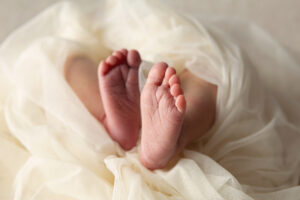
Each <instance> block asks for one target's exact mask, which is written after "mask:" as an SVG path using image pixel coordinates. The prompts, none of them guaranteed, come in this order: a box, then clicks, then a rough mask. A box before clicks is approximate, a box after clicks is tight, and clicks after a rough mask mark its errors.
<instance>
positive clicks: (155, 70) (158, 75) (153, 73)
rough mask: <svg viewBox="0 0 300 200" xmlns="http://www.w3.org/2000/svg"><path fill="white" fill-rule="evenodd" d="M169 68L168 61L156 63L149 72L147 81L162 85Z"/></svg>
mask: <svg viewBox="0 0 300 200" xmlns="http://www.w3.org/2000/svg"><path fill="white" fill-rule="evenodd" d="M167 68H168V65H167V64H166V63H163V62H160V63H157V64H155V65H154V66H153V67H152V68H151V70H150V72H149V75H148V78H147V83H149V84H155V85H161V84H162V81H163V79H164V77H165V71H166V69H167Z"/></svg>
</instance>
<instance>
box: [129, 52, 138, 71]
mask: <svg viewBox="0 0 300 200" xmlns="http://www.w3.org/2000/svg"><path fill="white" fill-rule="evenodd" d="M127 63H128V65H129V66H130V67H133V68H138V67H139V66H140V64H141V56H140V54H139V52H138V51H137V50H130V51H129V52H128V54H127Z"/></svg>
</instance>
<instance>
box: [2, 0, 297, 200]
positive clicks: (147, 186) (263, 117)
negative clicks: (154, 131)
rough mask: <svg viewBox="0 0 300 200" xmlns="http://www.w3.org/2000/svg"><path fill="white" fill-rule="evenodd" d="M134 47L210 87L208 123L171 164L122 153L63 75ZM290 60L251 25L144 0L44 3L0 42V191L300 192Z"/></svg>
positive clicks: (215, 198) (106, 195)
mask: <svg viewBox="0 0 300 200" xmlns="http://www.w3.org/2000/svg"><path fill="white" fill-rule="evenodd" d="M123 47H125V48H129V49H131V48H135V49H138V50H139V51H140V52H141V55H142V57H143V59H144V60H146V61H149V62H157V61H166V62H167V63H168V64H170V65H173V66H175V67H176V68H177V71H178V72H180V71H181V70H182V69H183V68H185V67H186V68H188V69H189V70H191V71H192V72H193V73H195V74H196V75H197V76H199V77H201V78H203V79H205V80H207V81H209V82H212V83H214V84H217V85H218V97H217V121H216V123H215V125H214V127H213V128H212V130H211V131H210V132H209V133H208V134H206V136H205V137H203V138H201V139H199V141H195V143H194V144H192V145H191V146H189V147H188V148H187V149H186V150H185V151H184V152H183V155H182V158H181V159H180V160H179V162H178V163H177V165H176V166H174V167H173V168H169V169H165V170H156V171H153V172H152V171H149V170H147V169H146V168H144V167H143V166H142V165H141V164H140V162H139V159H138V147H137V148H135V149H133V150H132V151H130V152H124V151H123V150H122V149H121V148H120V147H119V146H118V145H117V144H116V143H114V142H113V141H112V140H111V139H110V137H109V136H108V134H107V133H106V132H105V130H104V128H103V127H102V125H101V124H99V123H98V121H97V120H96V119H95V118H93V116H91V114H90V113H89V112H88V111H87V109H86V108H85V107H84V106H83V104H82V103H81V102H80V100H79V99H78V98H77V96H76V95H75V94H74V92H73V91H72V89H71V88H70V86H69V85H68V84H67V82H66V81H65V79H64V76H63V66H64V63H65V60H66V58H67V57H68V56H69V55H71V54H75V53H76V54H78V53H80V54H85V55H88V56H90V57H91V59H93V60H94V61H95V62H98V61H99V60H101V59H103V58H105V57H106V56H108V55H109V53H110V52H111V51H112V50H116V49H120V48H123ZM299 83H300V67H299V64H298V63H296V62H295V61H294V60H293V58H292V57H290V56H289V55H288V54H287V53H286V52H285V51H284V50H283V49H282V48H281V47H280V46H279V45H278V44H277V43H275V42H274V41H273V40H272V39H271V38H270V37H269V36H268V35H267V34H266V33H264V32H263V31H262V30H260V29H259V28H258V27H256V26H255V25H253V24H251V23H249V22H244V21H238V20H230V19H210V18H205V19H199V18H196V17H193V16H188V15H187V14H184V15H179V14H176V13H174V12H173V11H171V10H169V9H168V8H165V7H163V6H162V5H160V4H159V2H157V1H153V0H151V1H150V0H109V1H99V2H98V3H97V4H93V5H92V4H88V5H74V4H73V3H71V2H63V3H59V4H57V5H54V6H53V7H51V8H49V9H47V10H46V11H45V12H43V13H42V14H40V15H39V16H38V17H36V18H35V19H33V20H31V21H30V22H29V23H27V24H26V25H24V26H23V27H21V28H20V29H19V30H17V31H15V32H14V33H13V34H12V35H11V36H10V37H9V38H7V39H6V40H5V41H4V43H3V44H2V45H1V46H0V199H3V200H9V199H15V200H21V199H22V200H29V199H31V200H33V199H34V200H47V199H49V200H56V199H63V200H74V199H82V200H92V199H95V200H96V199H97V200H98V199H113V200H124V199H130V200H131V199H137V200H141V199H173V200H175V199H176V200H178V199H187V200H190V199H191V200H192V199H194V200H202V199H203V200H221V199H226V200H233V199H238V200H246V199H247V200H248V199H257V200H260V199H261V200H266V199H272V200H277V199H278V200H289V199H290V200H296V199H300V187H299V186H298V185H299V177H300V174H299V173H300V162H299V161H300V120H299V119H300V92H299V88H298V87H299Z"/></svg>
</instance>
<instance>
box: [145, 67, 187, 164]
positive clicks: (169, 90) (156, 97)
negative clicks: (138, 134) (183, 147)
mask: <svg viewBox="0 0 300 200" xmlns="http://www.w3.org/2000/svg"><path fill="white" fill-rule="evenodd" d="M141 105H142V106H141V114H142V140H141V152H140V158H141V161H142V163H143V164H144V165H145V166H146V167H147V168H149V169H158V168H163V167H165V166H166V165H167V164H168V162H169V160H170V159H171V157H172V156H173V155H174V154H175V152H176V150H177V147H178V146H177V145H178V139H179V136H180V132H181V127H182V123H183V119H184V112H185V109H186V101H185V98H184V96H183V93H182V89H181V86H180V80H179V78H178V76H177V75H176V71H175V70H174V69H173V68H171V67H168V66H167V64H165V63H158V64H156V65H154V66H153V67H152V69H151V70H150V72H149V75H148V79H147V82H146V85H145V86H144V89H143V91H142V96H141Z"/></svg>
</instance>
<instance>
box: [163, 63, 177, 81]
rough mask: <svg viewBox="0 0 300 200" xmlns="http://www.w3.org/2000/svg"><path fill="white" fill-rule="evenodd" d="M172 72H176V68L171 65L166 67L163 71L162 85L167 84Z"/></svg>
mask: <svg viewBox="0 0 300 200" xmlns="http://www.w3.org/2000/svg"><path fill="white" fill-rule="evenodd" d="M173 74H176V70H175V69H174V68H173V67H168V69H167V70H166V73H165V78H164V82H163V84H164V85H169V79H170V78H171V76H172V75H173Z"/></svg>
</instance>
